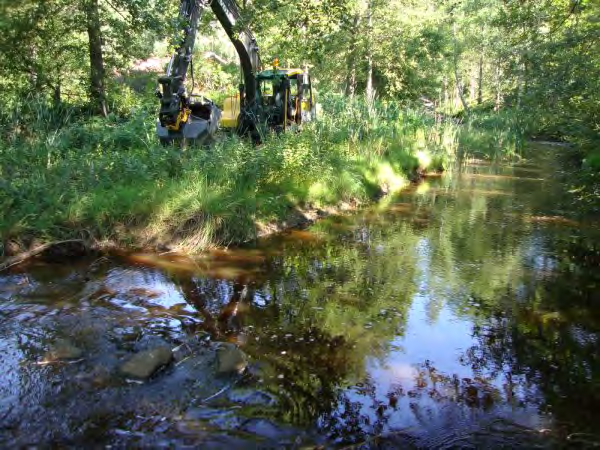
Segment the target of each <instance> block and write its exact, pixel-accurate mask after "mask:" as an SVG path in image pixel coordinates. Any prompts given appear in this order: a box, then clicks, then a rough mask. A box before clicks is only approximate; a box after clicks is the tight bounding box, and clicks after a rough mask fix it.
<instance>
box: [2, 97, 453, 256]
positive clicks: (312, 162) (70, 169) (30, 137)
mask: <svg viewBox="0 0 600 450" xmlns="http://www.w3.org/2000/svg"><path fill="white" fill-rule="evenodd" d="M321 103H322V105H323V110H322V111H320V114H319V116H320V117H319V120H318V121H316V122H313V123H310V124H307V125H306V126H305V128H304V130H303V131H302V132H300V133H294V132H290V133H285V134H281V135H271V136H268V137H267V139H265V142H264V144H262V145H261V146H259V147H253V146H252V145H251V144H249V143H248V142H246V141H244V140H240V139H239V138H237V137H236V136H231V135H226V134H222V135H220V137H219V139H218V140H217V141H216V142H215V143H214V144H213V145H212V146H211V147H210V148H194V147H188V148H184V149H181V148H178V147H167V148H165V147H162V146H160V145H158V143H157V142H156V138H155V136H154V120H155V114H154V111H153V110H152V109H148V108H143V107H140V108H137V109H134V110H133V113H132V115H131V116H130V117H128V118H127V119H120V118H117V117H110V118H108V119H100V118H94V117H88V116H85V115H82V113H81V111H77V110H74V109H69V108H62V109H49V108H45V107H43V106H42V105H39V104H38V105H35V104H34V103H30V104H29V106H26V105H22V106H21V107H20V109H19V110H17V111H13V112H11V113H10V114H5V115H4V116H3V117H0V121H1V122H2V124H3V128H4V129H6V130H10V132H9V133H6V134H5V135H4V136H2V139H1V141H0V143H1V146H0V180H1V181H0V208H1V210H2V211H3V212H4V213H3V214H2V216H0V237H1V238H2V242H6V241H8V240H10V239H22V240H27V239H30V238H33V237H36V238H41V239H44V240H51V239H62V238H71V237H78V236H93V237H95V238H97V239H110V240H115V241H117V242H118V243H120V244H125V245H133V246H147V245H155V244H159V243H163V244H171V245H179V246H180V247H181V248H184V249H186V250H188V251H195V250H199V249H201V248H205V247H207V246H211V245H227V244H229V243H235V242H242V241H245V240H247V239H252V238H253V237H254V236H255V235H256V232H257V227H259V226H261V224H267V223H269V222H273V221H278V220H282V219H284V218H286V217H287V216H289V215H290V213H291V211H293V210H295V209H303V208H323V207H326V206H330V205H336V204H340V203H341V202H350V201H357V202H361V201H366V200H368V199H370V198H372V197H373V196H375V195H377V194H380V193H381V192H391V191H394V190H397V189H400V188H401V187H402V186H404V185H406V184H407V182H408V179H409V178H410V177H412V176H414V175H415V174H416V173H417V172H418V171H420V170H431V169H434V170H437V169H442V168H444V166H445V165H447V164H448V161H450V160H452V159H453V158H454V157H455V155H456V154H457V152H458V151H459V150H458V143H459V129H458V127H457V125H456V124H454V123H453V122H451V121H446V122H444V121H439V120H437V121H436V120H435V118H434V117H430V116H427V115H425V114H422V113H420V112H417V111H406V110H401V109H399V108H398V107H397V106H396V105H394V104H392V103H379V104H376V105H371V106H368V105H366V104H365V103H364V102H362V101H360V100H356V101H348V100H345V99H343V98H341V97H335V96H326V97H323V98H322V99H321Z"/></svg>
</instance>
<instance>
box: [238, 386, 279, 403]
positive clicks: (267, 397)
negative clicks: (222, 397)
mask: <svg viewBox="0 0 600 450" xmlns="http://www.w3.org/2000/svg"><path fill="white" fill-rule="evenodd" d="M227 398H228V399H229V401H230V402H232V403H238V404H242V405H245V406H274V405H275V404H276V403H277V400H276V399H275V398H274V397H273V396H272V395H271V394H268V393H266V392H261V391H256V390H253V389H234V390H232V391H229V392H228V394H227Z"/></svg>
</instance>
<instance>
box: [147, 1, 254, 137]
mask: <svg viewBox="0 0 600 450" xmlns="http://www.w3.org/2000/svg"><path fill="white" fill-rule="evenodd" d="M209 7H210V8H211V9H212V11H213V12H214V14H215V16H216V18H217V20H218V21H219V22H220V23H221V25H222V26H223V29H224V30H225V32H226V33H227V35H228V36H229V38H230V39H231V41H232V43H233V45H234V46H235V49H236V51H237V53H238V55H239V58H240V65H241V68H242V73H243V78H244V83H243V84H242V85H240V98H241V101H242V105H241V109H240V120H239V128H240V131H241V132H243V133H244V134H246V133H251V134H255V131H256V121H257V120H256V116H257V110H256V73H257V71H258V70H259V68H260V57H259V55H258V45H257V44H256V39H255V38H254V36H253V35H252V33H251V32H250V31H249V30H248V29H246V28H244V27H240V23H241V14H240V11H239V7H238V5H237V3H236V2H235V1H234V0H181V4H180V7H179V20H180V23H181V24H182V28H183V39H182V40H181V42H180V43H179V45H178V47H177V48H176V50H175V52H174V54H173V56H172V57H171V61H170V62H169V65H168V68H167V73H166V74H165V76H162V77H160V78H159V79H158V82H159V84H160V90H159V91H157V95H158V97H159V98H160V111H159V116H158V122H157V134H158V136H159V138H160V139H161V140H162V141H163V142H166V143H168V142H172V141H173V140H177V139H180V138H186V139H192V140H199V139H202V138H203V137H204V136H205V135H207V134H208V135H210V134H213V133H214V132H215V131H216V129H217V127H218V121H219V119H220V116H221V112H220V110H219V109H218V108H217V107H216V106H215V105H214V104H213V103H212V102H210V101H207V100H205V99H203V100H201V101H200V102H194V101H193V100H192V98H191V97H192V96H191V94H189V93H188V92H187V89H186V78H187V73H188V70H189V68H190V66H191V64H192V56H193V51H194V44H195V41H196V35H197V32H198V26H199V23H200V19H201V17H202V13H203V12H204V10H205V9H206V8H209ZM238 28H240V29H241V31H239V30H238Z"/></svg>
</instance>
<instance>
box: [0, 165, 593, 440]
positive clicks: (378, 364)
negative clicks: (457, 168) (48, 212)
mask: <svg viewBox="0 0 600 450" xmlns="http://www.w3.org/2000/svg"><path fill="white" fill-rule="evenodd" d="M555 170H556V163H555V162H554V160H553V159H552V157H551V155H546V156H545V157H539V158H538V160H537V162H536V164H535V165H528V164H520V165H517V166H513V167H493V166H489V165H483V164H480V165H471V166H469V167H467V168H466V169H465V170H464V171H463V172H461V173H458V172H456V173H454V174H448V175H445V176H443V177H437V178H429V179H428V180H427V181H425V182H423V183H422V184H420V185H419V186H416V187H414V188H411V189H409V190H407V191H405V192H404V193H403V194H402V195H400V196H399V197H397V198H394V199H388V200H386V201H385V203H384V204H381V205H378V206H377V207H374V208H370V209H368V210H365V211H363V212H360V213H357V214H355V215H352V216H350V217H341V218H340V217H338V218H331V219H327V220H324V221H322V222H320V223H318V224H317V225H315V226H313V227H312V228H310V229H308V230H305V231H294V232H291V233H287V234H285V235H282V236H278V237H276V238H273V239H269V240H265V241H263V242H261V243H260V244H259V245H257V246H256V247H254V248H249V249H242V250H238V251H230V252H227V253H223V252H214V253H211V254H209V255H205V256H203V257H198V258H196V259H189V258H186V257H181V256H176V255H162V256H159V255H129V256H124V257H114V258H96V259H92V260H85V261H77V262H73V263H68V264H67V263H65V264H49V263H44V262H43V261H37V262H34V263H32V264H30V265H29V266H27V267H25V268H20V269H18V270H14V271H13V272H11V273H9V274H3V276H2V277H0V349H1V353H0V354H1V357H0V445H1V446H2V447H14V446H27V445H39V444H42V445H44V444H45V445H50V446H52V445H56V446H63V445H67V446H70V445H72V446H87V445H90V444H93V445H106V446H113V447H123V446H127V447H161V446H164V447H185V446H189V447H202V448H315V447H318V446H323V447H324V448H410V447H417V448H475V447H477V448H492V447H507V448H512V447H516V446H521V447H527V448H531V447H555V446H574V447H575V448H580V447H587V446H592V445H595V444H600V429H598V427H597V424H598V423H600V352H599V350H600V343H599V334H598V333H599V327H600V303H599V302H600V290H599V284H600V273H599V270H598V269H599V265H600V241H599V239H598V237H599V235H600V232H599V227H598V225H597V224H596V223H595V222H593V221H591V220H586V219H582V218H577V217H576V216H575V215H574V211H569V205H568V204H567V205H565V203H566V202H565V201H563V195H562V193H563V192H564V187H563V186H562V185H561V184H560V182H559V181H558V179H557V177H556V176H555V175H554V171H555ZM226 343H230V345H227V344H226ZM231 344H235V345H231ZM165 347H167V348H168V349H170V350H171V351H172V352H173V359H172V360H171V361H170V362H169V364H168V365H166V366H163V367H162V368H161V369H159V370H158V371H156V372H155V373H153V375H152V376H151V377H150V378H149V379H145V380H140V379H136V378H135V377H131V376H130V375H128V374H127V373H126V371H124V369H123V367H124V364H125V363H127V361H129V360H131V358H132V357H133V355H136V354H142V355H144V354H145V355H146V358H148V354H147V353H144V352H146V351H147V350H153V349H157V348H163V349H164V348H165ZM238 347H239V349H240V350H241V352H243V353H240V351H238V350H237V348H238ZM150 359H152V357H150ZM167 360H168V358H167ZM138 363H139V364H141V365H144V364H146V362H144V361H142V362H139V361H138ZM142 378H143V377H142Z"/></svg>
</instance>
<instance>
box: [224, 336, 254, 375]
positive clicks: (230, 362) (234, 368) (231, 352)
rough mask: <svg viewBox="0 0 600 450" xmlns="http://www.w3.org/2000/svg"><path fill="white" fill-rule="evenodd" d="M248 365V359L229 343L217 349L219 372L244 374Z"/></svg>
mask: <svg viewBox="0 0 600 450" xmlns="http://www.w3.org/2000/svg"><path fill="white" fill-rule="evenodd" d="M247 365H248V358H247V357H246V354H245V353H244V352H242V351H241V350H240V349H239V348H237V346H235V345H234V344H229V343H221V344H220V345H219V347H218V348H217V372H218V373H220V374H226V373H233V372H237V373H242V372H243V371H244V369H246V366H247Z"/></svg>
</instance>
